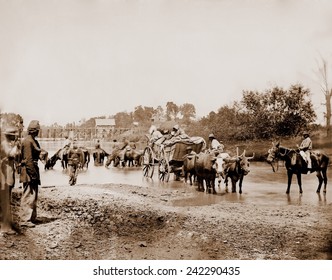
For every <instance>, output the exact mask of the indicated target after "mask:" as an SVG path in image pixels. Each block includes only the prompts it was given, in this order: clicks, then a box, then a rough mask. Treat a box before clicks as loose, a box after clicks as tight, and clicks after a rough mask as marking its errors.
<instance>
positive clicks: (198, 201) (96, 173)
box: [39, 147, 332, 206]
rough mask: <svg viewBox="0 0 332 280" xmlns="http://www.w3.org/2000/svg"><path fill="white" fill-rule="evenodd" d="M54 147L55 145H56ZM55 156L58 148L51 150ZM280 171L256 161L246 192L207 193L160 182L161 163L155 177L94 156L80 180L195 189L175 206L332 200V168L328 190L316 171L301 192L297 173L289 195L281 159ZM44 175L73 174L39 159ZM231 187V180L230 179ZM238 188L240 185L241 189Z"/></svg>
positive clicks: (46, 180)
mask: <svg viewBox="0 0 332 280" xmlns="http://www.w3.org/2000/svg"><path fill="white" fill-rule="evenodd" d="M53 148H54V147H53ZM48 151H49V156H52V155H53V154H54V153H55V151H56V149H54V150H48ZM280 165H281V166H280V167H279V170H278V172H276V173H273V172H272V169H271V166H270V165H268V164H267V163H264V162H252V163H251V166H250V173H249V174H248V175H247V176H246V177H245V178H244V182H243V188H242V190H243V193H242V194H241V195H240V194H239V193H225V187H224V185H222V186H221V187H220V188H218V187H216V190H217V194H216V195H213V194H207V193H202V192H198V191H196V190H195V188H196V186H190V185H189V184H185V183H184V182H183V181H180V182H179V181H174V180H173V175H171V177H170V181H169V182H168V183H165V182H159V180H158V175H157V167H155V172H154V177H153V178H152V179H150V178H144V177H143V176H142V175H143V173H142V169H141V168H138V167H125V168H119V167H110V168H105V167H104V166H94V163H93V158H92V157H91V161H90V164H89V168H88V169H87V170H83V171H80V172H79V175H78V180H77V184H92V185H93V184H107V183H114V184H128V185H135V186H141V187H142V188H167V189H171V190H174V191H183V190H186V191H188V190H189V191H192V192H193V193H194V198H190V199H182V200H177V201H175V202H174V203H173V204H174V205H175V206H200V205H210V204H216V203H222V202H223V201H228V202H234V203H251V204H255V205H271V206H272V205H277V206H278V205H280V206H284V205H301V204H312V205H326V204H329V203H332V187H330V188H329V183H330V186H331V182H332V174H331V173H332V170H331V167H330V168H329V169H328V180H329V181H328V186H327V193H326V194H323V191H322V190H321V194H320V195H319V194H316V189H317V185H318V180H317V177H316V175H315V173H312V174H310V175H303V176H302V187H303V194H302V195H300V194H299V188H298V185H297V182H296V176H293V183H292V186H291V192H290V194H289V195H286V193H285V192H286V186H287V175H286V169H285V167H283V166H282V163H280ZM39 167H40V175H41V181H42V186H41V187H42V188H43V187H52V186H63V185H68V180H69V176H68V173H67V171H66V170H65V171H64V170H62V167H61V164H60V162H59V161H58V162H57V163H56V165H55V166H54V168H53V169H52V170H44V165H43V164H42V163H41V162H39ZM229 189H231V187H230V182H229ZM237 191H238V189H237Z"/></svg>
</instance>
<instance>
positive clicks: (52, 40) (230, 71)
mask: <svg viewBox="0 0 332 280" xmlns="http://www.w3.org/2000/svg"><path fill="white" fill-rule="evenodd" d="M321 59H325V60H326V61H327V62H328V63H329V64H328V66H329V67H328V73H330V77H332V67H331V66H332V1H329V0H326V1H324V0H321V1H308V0H270V1H266V0H257V1H254V0H252V1H249V0H247V1H245V0H242V1H241V0H238V1H233V0H57V1H56V0H26V1H23V0H11V1H7V0H0V94H1V103H0V111H1V112H13V113H18V114H20V115H21V116H22V117H23V119H24V123H25V125H26V126H27V124H28V123H29V121H30V120H32V119H37V120H39V121H40V123H41V124H44V125H50V124H53V123H55V122H56V123H58V124H60V125H65V124H67V123H72V122H76V123H77V122H79V120H82V119H89V118H91V117H98V116H104V115H105V116H110V115H114V114H116V113H118V112H132V111H134V109H135V107H136V106H139V105H142V106H151V107H154V108H156V107H157V106H159V105H160V106H162V107H164V108H165V106H166V103H167V102H168V101H172V102H174V103H175V104H177V105H182V104H184V103H191V104H193V105H194V106H195V108H196V115H197V117H203V116H206V115H208V114H209V113H210V112H211V111H217V110H218V109H219V108H220V107H222V106H224V105H231V104H232V103H233V102H234V101H239V100H241V97H242V91H243V90H258V91H264V90H266V89H269V88H271V87H273V86H280V87H283V88H285V89H287V88H288V87H290V85H292V84H296V83H301V84H302V85H304V86H305V87H308V88H309V89H310V91H311V93H312V102H313V104H314V108H315V110H316V112H317V115H318V119H317V122H323V121H324V118H323V112H324V111H325V107H324V105H322V103H324V94H323V93H322V91H321V89H320V83H321V80H320V79H319V74H318V67H319V65H320V62H321ZM329 83H330V85H332V80H331V79H330V81H329ZM331 87H332V86H331Z"/></svg>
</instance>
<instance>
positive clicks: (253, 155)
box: [247, 153, 255, 160]
mask: <svg viewBox="0 0 332 280" xmlns="http://www.w3.org/2000/svg"><path fill="white" fill-rule="evenodd" d="M254 157H255V153H253V154H252V156H251V157H247V159H248V160H250V159H253V158H254Z"/></svg>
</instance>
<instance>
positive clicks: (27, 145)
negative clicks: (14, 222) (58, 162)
mask: <svg viewBox="0 0 332 280" xmlns="http://www.w3.org/2000/svg"><path fill="white" fill-rule="evenodd" d="M40 152H41V148H40V145H39V143H38V141H37V140H36V139H35V138H34V137H32V135H28V136H27V137H26V138H25V139H24V140H23V142H22V147H21V155H22V161H21V166H22V169H26V170H25V171H24V172H26V175H27V176H26V177H25V178H22V180H21V182H22V183H23V193H22V197H21V222H22V223H26V222H34V221H35V219H36V217H37V200H38V186H39V185H40V183H41V182H40V174H39V168H38V160H39V154H40Z"/></svg>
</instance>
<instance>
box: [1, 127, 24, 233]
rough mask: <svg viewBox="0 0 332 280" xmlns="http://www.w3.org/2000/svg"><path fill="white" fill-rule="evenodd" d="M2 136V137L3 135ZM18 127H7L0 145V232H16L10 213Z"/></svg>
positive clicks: (17, 144)
mask: <svg viewBox="0 0 332 280" xmlns="http://www.w3.org/2000/svg"><path fill="white" fill-rule="evenodd" d="M3 136H4V137H3ZM19 153H20V150H19V142H18V129H17V128H16V127H7V128H6V129H5V131H4V133H3V135H1V146H0V214H1V215H0V216H1V220H0V233H1V234H16V231H15V230H14V229H13V225H12V223H13V221H12V213H11V189H12V188H13V187H14V185H15V158H16V157H17V156H18V155H19Z"/></svg>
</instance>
